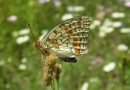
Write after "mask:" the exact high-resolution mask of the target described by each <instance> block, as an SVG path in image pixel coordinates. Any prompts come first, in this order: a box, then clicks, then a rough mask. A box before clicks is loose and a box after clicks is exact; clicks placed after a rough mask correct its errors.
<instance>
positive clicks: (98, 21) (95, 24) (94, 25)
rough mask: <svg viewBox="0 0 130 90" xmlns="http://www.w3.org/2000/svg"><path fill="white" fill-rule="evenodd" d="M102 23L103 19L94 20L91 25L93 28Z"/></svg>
mask: <svg viewBox="0 0 130 90" xmlns="http://www.w3.org/2000/svg"><path fill="white" fill-rule="evenodd" d="M100 25H101V21H100V20H94V21H93V23H92V24H91V25H90V28H91V29H94V28H96V27H97V26H100Z"/></svg>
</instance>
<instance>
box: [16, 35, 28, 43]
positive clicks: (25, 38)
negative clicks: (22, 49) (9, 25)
mask: <svg viewBox="0 0 130 90" xmlns="http://www.w3.org/2000/svg"><path fill="white" fill-rule="evenodd" d="M29 39H30V37H29V36H27V35H25V36H20V37H18V38H17V39H16V42H17V44H22V43H25V42H27V41H28V40H29Z"/></svg>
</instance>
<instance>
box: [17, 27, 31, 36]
mask: <svg viewBox="0 0 130 90" xmlns="http://www.w3.org/2000/svg"><path fill="white" fill-rule="evenodd" d="M18 33H19V35H26V34H29V33H30V30H29V28H25V29H21V30H20V31H19V32H18Z"/></svg>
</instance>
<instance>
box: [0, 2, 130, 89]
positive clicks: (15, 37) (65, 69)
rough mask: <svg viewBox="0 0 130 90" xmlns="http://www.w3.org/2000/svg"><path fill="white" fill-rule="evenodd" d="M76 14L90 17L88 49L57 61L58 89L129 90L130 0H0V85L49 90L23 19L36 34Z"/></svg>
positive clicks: (13, 87) (8, 87) (2, 87)
mask: <svg viewBox="0 0 130 90" xmlns="http://www.w3.org/2000/svg"><path fill="white" fill-rule="evenodd" d="M76 16H89V17H90V18H91V27H90V32H89V38H88V39H89V44H88V50H89V52H88V54H87V55H84V56H80V57H77V59H78V62H77V63H65V62H60V64H61V69H62V73H61V77H60V81H59V83H60V85H59V90H130V70H129V69H130V1H129V0H13V1H11V0H0V90H52V89H51V87H45V86H43V84H42V60H41V59H42V57H41V54H40V52H39V51H38V50H37V49H35V48H34V47H33V45H32V41H33V38H32V37H31V35H30V32H29V28H28V25H27V24H28V23H30V24H31V26H32V30H33V33H34V36H35V38H37V39H39V38H40V36H41V35H43V34H45V33H46V32H47V31H49V30H51V29H52V28H54V27H55V26H56V25H58V24H59V23H60V22H62V21H63V20H66V19H68V18H72V17H76ZM35 23H36V26H35V25H34V24H35Z"/></svg>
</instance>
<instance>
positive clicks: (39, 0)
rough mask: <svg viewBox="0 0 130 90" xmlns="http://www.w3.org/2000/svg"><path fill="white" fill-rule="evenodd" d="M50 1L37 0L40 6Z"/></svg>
mask: <svg viewBox="0 0 130 90" xmlns="http://www.w3.org/2000/svg"><path fill="white" fill-rule="evenodd" d="M49 1H50V0H38V2H39V3H40V4H44V3H47V2H49Z"/></svg>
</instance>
